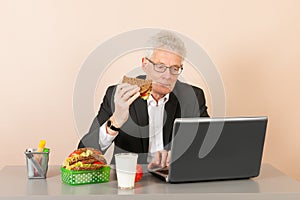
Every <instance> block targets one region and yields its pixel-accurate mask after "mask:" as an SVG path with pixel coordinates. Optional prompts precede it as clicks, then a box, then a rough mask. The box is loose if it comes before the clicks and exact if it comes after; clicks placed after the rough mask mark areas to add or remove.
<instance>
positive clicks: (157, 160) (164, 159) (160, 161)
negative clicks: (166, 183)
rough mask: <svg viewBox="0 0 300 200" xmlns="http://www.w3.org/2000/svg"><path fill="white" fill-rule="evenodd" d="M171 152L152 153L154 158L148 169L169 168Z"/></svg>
mask: <svg viewBox="0 0 300 200" xmlns="http://www.w3.org/2000/svg"><path fill="white" fill-rule="evenodd" d="M170 157H171V151H166V150H162V151H157V152H155V153H154V158H153V160H152V162H151V163H149V165H148V168H149V169H154V168H164V167H169V164H170Z"/></svg>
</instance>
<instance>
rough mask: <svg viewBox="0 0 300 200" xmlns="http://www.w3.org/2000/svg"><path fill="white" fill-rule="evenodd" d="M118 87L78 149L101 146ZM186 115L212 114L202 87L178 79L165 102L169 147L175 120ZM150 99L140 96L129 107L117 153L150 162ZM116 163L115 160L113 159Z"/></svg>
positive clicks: (107, 97) (166, 143)
mask: <svg viewBox="0 0 300 200" xmlns="http://www.w3.org/2000/svg"><path fill="white" fill-rule="evenodd" d="M115 89H116V86H110V87H109V88H108V89H107V91H106V94H105V96H104V99H103V102H102V104H101V106H100V110H99V112H98V115H97V117H96V118H95V119H94V121H93V123H92V126H91V128H90V130H89V132H88V133H87V134H86V135H85V136H84V137H83V138H82V139H81V141H80V143H79V145H78V148H82V147H93V148H96V149H100V145H99V129H100V126H101V125H102V124H104V123H105V122H106V121H107V120H108V119H109V118H110V117H111V115H112V114H113V112H114V93H115ZM180 117H181V118H182V117H209V115H208V113H207V107H206V103H205V97H204V93H203V91H202V89H200V88H197V87H195V86H191V85H189V84H186V83H182V82H180V81H177V82H176V85H175V87H174V90H173V92H171V93H170V96H169V101H168V102H167V103H166V104H165V113H164V126H163V142H164V146H165V149H167V150H169V149H170V142H171V139H172V129H173V122H174V120H175V118H180ZM148 121H149V120H148V108H147V101H145V100H143V99H142V98H138V99H136V100H135V101H134V102H133V103H132V105H131V106H130V108H129V119H128V121H127V122H126V123H125V124H124V125H123V126H122V127H121V130H120V131H119V134H118V136H117V137H116V138H115V140H114V143H115V150H114V154H115V153H120V152H134V153H139V157H138V159H139V160H138V162H139V163H147V153H148V149H149V122H148ZM113 162H114V161H113Z"/></svg>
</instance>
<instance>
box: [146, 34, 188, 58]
mask: <svg viewBox="0 0 300 200" xmlns="http://www.w3.org/2000/svg"><path fill="white" fill-rule="evenodd" d="M147 48H149V49H147V51H146V55H147V56H149V57H151V55H152V53H153V51H154V50H155V49H165V50H169V51H172V52H174V53H176V54H178V55H180V56H181V57H182V60H183V59H184V57H185V56H186V48H185V46H184V43H183V41H182V40H181V39H180V38H179V37H178V36H177V35H176V34H175V33H174V32H171V31H166V30H162V31H160V32H158V33H157V34H156V35H154V36H152V37H151V38H150V40H149V41H148V43H147Z"/></svg>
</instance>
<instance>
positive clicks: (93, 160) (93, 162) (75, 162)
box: [63, 148, 107, 171]
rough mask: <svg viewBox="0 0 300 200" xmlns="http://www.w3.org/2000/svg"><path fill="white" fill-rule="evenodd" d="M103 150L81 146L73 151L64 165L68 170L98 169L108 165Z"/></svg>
mask: <svg viewBox="0 0 300 200" xmlns="http://www.w3.org/2000/svg"><path fill="white" fill-rule="evenodd" d="M106 164H107V163H106V160H105V158H104V156H103V154H102V153H101V151H99V150H97V149H94V148H80V149H77V150H75V151H73V152H72V153H71V154H70V155H69V156H68V157H67V158H66V160H65V161H64V163H63V167H64V168H66V169H68V170H76V171H80V170H97V169H100V168H101V167H103V166H106Z"/></svg>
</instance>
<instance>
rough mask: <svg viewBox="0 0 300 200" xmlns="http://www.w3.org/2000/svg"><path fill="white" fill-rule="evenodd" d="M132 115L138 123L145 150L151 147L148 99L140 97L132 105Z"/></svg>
mask: <svg viewBox="0 0 300 200" xmlns="http://www.w3.org/2000/svg"><path fill="white" fill-rule="evenodd" d="M130 116H131V117H132V119H133V121H134V122H135V123H136V124H137V126H138V129H139V133H140V138H141V141H142V145H143V150H144V152H148V148H149V116H148V107H147V101H145V100H143V99H142V98H138V99H136V100H135V101H134V103H133V104H132V106H131V107H130Z"/></svg>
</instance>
